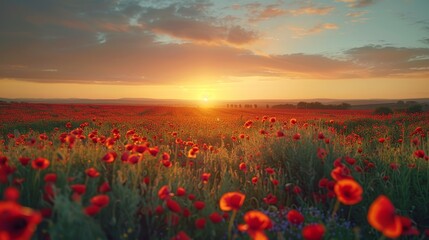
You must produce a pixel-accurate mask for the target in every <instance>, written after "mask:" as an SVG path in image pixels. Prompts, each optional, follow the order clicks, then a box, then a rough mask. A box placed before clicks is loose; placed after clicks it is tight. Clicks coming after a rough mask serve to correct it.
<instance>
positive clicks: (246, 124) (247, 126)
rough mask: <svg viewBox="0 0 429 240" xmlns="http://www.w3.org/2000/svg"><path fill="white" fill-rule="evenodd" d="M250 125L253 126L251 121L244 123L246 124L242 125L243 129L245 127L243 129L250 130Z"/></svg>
mask: <svg viewBox="0 0 429 240" xmlns="http://www.w3.org/2000/svg"><path fill="white" fill-rule="evenodd" d="M252 124H253V121H252V120H248V121H246V122H245V123H244V127H245V128H250V127H251V126H252Z"/></svg>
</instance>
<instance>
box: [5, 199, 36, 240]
mask: <svg viewBox="0 0 429 240" xmlns="http://www.w3.org/2000/svg"><path fill="white" fill-rule="evenodd" d="M41 221H42V215H41V214H40V213H39V212H35V211H34V210H33V209H31V208H27V207H23V206H21V205H19V204H18V203H16V202H12V201H3V202H0V238H1V239H23V240H29V239H31V236H32V235H33V233H34V231H35V230H36V228H37V225H38V224H39V223H40V222H41Z"/></svg>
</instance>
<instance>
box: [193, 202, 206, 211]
mask: <svg viewBox="0 0 429 240" xmlns="http://www.w3.org/2000/svg"><path fill="white" fill-rule="evenodd" d="M205 206H206V204H205V203H204V202H203V201H195V202H194V207H195V208H196V209H197V210H201V209H203V208H204V207H205Z"/></svg>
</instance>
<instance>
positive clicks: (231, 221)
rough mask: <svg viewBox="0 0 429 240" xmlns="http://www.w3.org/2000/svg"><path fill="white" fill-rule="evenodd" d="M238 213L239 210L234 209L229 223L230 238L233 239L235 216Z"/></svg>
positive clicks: (229, 239)
mask: <svg viewBox="0 0 429 240" xmlns="http://www.w3.org/2000/svg"><path fill="white" fill-rule="evenodd" d="M236 215H237V210H233V211H232V215H231V218H230V219H229V224H228V240H231V231H232V225H233V224H234V218H235V216H236Z"/></svg>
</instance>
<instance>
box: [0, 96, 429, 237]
mask: <svg viewBox="0 0 429 240" xmlns="http://www.w3.org/2000/svg"><path fill="white" fill-rule="evenodd" d="M428 131H429V113H419V114H405V113H395V114H391V115H384V116H379V115H373V114H372V111H371V110H357V111H351V110H304V109H293V110H287V109H285V110H281V109H280V110H279V109H262V108H261V109H221V108H213V109H209V108H198V107H195V108H193V107H156V106H121V105H98V106H96V105H77V104H75V105H50V104H27V103H0V197H2V200H1V201H0V239H2V240H3V239H54V240H55V239H124V240H125V239H177V240H178V239H181V240H183V239H258V240H261V239H311V240H312V239H384V238H400V239H427V238H429V160H428V153H429V140H428Z"/></svg>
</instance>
